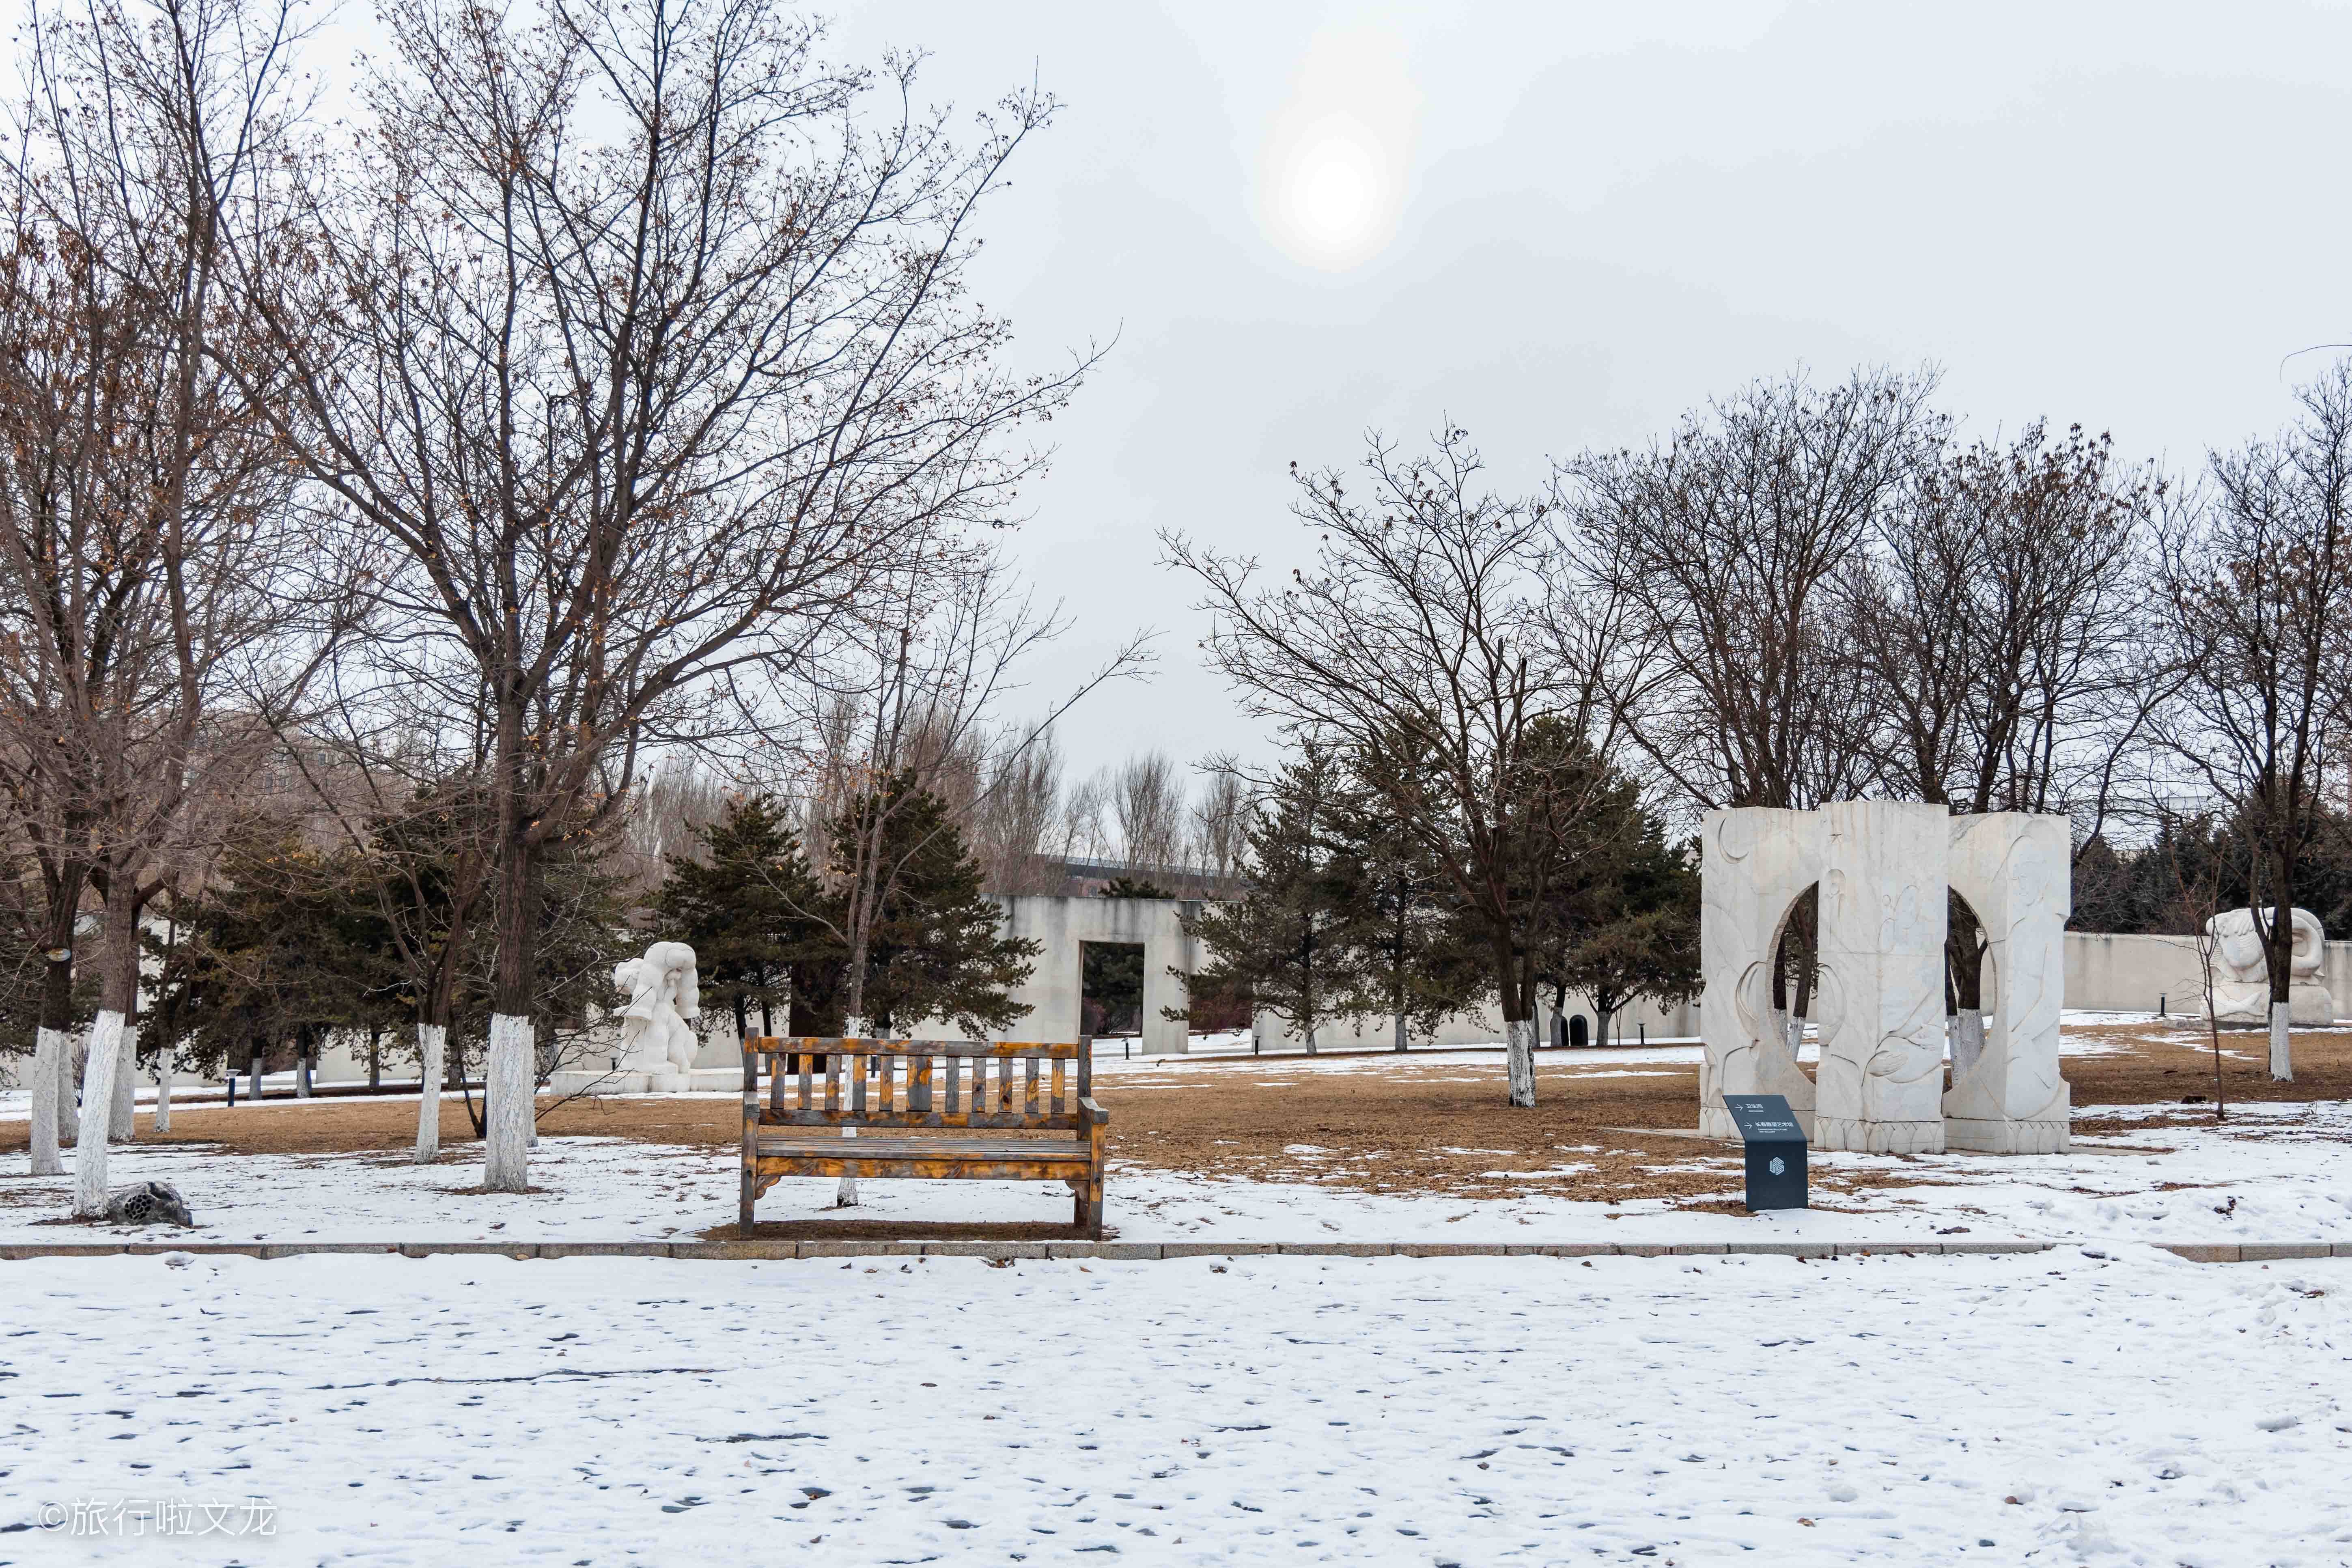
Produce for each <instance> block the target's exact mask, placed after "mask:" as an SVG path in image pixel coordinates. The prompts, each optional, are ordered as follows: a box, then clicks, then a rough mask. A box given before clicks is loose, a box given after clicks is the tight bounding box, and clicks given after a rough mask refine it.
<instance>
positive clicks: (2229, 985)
mask: <svg viewBox="0 0 2352 1568" xmlns="http://www.w3.org/2000/svg"><path fill="white" fill-rule="evenodd" d="M2270 914H2271V911H2270V910H2267V909H2265V910H2263V920H2265V921H2267V920H2269V919H2270ZM2288 919H2289V920H2291V921H2293V922H2294V948H2293V949H2292V950H2291V951H2290V952H2288V954H2287V992H2286V1005H2287V1018H2288V1020H2289V1021H2290V1022H2292V1023H2295V1024H2323V1025H2324V1024H2330V1023H2333V1022H2335V1019H2336V998H2335V994H2334V993H2332V992H2330V991H2329V990H2328V988H2327V982H2326V980H2325V979H2323V978H2322V977H2321V975H2320V973H2319V971H2320V965H2321V964H2322V963H2324V962H2325V961H2326V956H2327V931H2326V928H2325V927H2323V926H2321V924H2320V923H2319V917H2318V916H2317V915H2315V914H2313V913H2312V912H2311V911H2310V910H2290V911H2288ZM2205 931H2206V934H2207V935H2208V936H2209V937H2210V938H2211V939H2212V942H2213V1018H2214V1021H2215V1022H2217V1023H2222V1024H2253V1025H2266V1024H2268V1023H2269V1022H2270V1021H2271V976H2270V968H2269V965H2268V964H2267V963H2265V962H2264V960H2263V933H2262V928H2261V927H2260V926H2258V925H2257V924H2256V923H2255V921H2254V911H2253V910H2223V911H2222V912H2221V913H2220V914H2218V915H2215V916H2214V917H2213V918H2212V919H2211V920H2210V921H2206V922H2205Z"/></svg>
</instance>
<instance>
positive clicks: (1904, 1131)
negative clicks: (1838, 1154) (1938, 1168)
mask: <svg viewBox="0 0 2352 1568" xmlns="http://www.w3.org/2000/svg"><path fill="white" fill-rule="evenodd" d="M1811 1142H1812V1146H1813V1147H1814V1148H1816V1149H1843V1150H1846V1151H1849V1152H1853V1153H1856V1154H1940V1153H1942V1152H1944V1145H1945V1137H1944V1122H1943V1119H1942V1118H1941V1117H1938V1118H1937V1119H1936V1120H1935V1121H1858V1120H1855V1119H1853V1118H1848V1117H1838V1116H1823V1115H1822V1114H1821V1113H1820V1112H1819V1111H1816V1112H1814V1114H1813V1136H1812V1139H1811Z"/></svg>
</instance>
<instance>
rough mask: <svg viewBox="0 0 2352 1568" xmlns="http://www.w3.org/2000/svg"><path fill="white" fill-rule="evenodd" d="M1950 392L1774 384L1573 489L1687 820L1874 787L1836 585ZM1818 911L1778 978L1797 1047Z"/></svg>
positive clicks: (1605, 460) (1850, 641)
mask: <svg viewBox="0 0 2352 1568" xmlns="http://www.w3.org/2000/svg"><path fill="white" fill-rule="evenodd" d="M1934 389H1935V378H1934V376H1933V375H1932V374H1927V373H1924V372H1922V373H1919V374H1909V375H1904V374H1891V373H1888V372H1885V371H1869V372H1865V371H1857V372H1856V373H1854V374H1853V375H1852V376H1850V377H1849V378H1848V379H1847V380H1845V381H1844V382H1843V383H1840V384H1835V385H1832V386H1828V387H1820V386H1816V385H1815V384H1812V383H1811V381H1810V380H1808V379H1807V378H1806V377H1805V376H1804V375H1803V374H1797V375H1794V376H1791V377H1789V378H1787V379H1785V380H1782V381H1778V382H1759V383H1757V384H1753V385H1751V386H1749V387H1748V388H1746V389H1744V390H1743V391H1741V392H1739V393H1738V394H1737V395H1734V396H1732V397H1730V398H1727V399H1725V400H1722V401H1719V402H1716V403H1712V404H1710V405H1708V406H1707V407H1706V409H1705V410H1700V411H1694V412H1693V413H1691V414H1689V415H1687V416H1685V418H1684V419H1683V422H1682V424H1681V426H1679V427H1678V428H1677V429H1676V430H1675V434H1674V436H1673V437H1671V438H1670V439H1669V440H1667V441H1666V442H1665V443H1664V444H1663V445H1659V444H1654V445H1652V446H1651V447H1647V448H1645V449H1642V450H1638V451H1631V450H1629V451H1619V452H1612V453H1600V454H1588V455H1586V456H1584V457H1582V458H1577V459H1576V460H1574V461H1572V462H1570V463H1568V464H1566V465H1564V466H1563V467H1562V468H1561V469H1560V470H1559V473H1558V475H1557V476H1556V478H1555V483H1554V490H1553V494H1554V496H1555V499H1556V500H1558V501H1559V503H1560V504H1561V505H1562V506H1563V507H1564V508H1565V509H1566V510H1569V511H1570V513H1571V514H1572V515H1574V516H1575V517H1576V519H1577V520H1578V523H1579V528H1578V531H1577V538H1576V541H1575V546H1576V548H1577V549H1578V551H1579V552H1580V555H1581V561H1580V567H1581V570H1582V572H1583V573H1584V574H1585V575H1586V576H1587V578H1588V579H1589V580H1590V581H1591V582H1593V583H1595V584H1606V585H1607V587H1608V588H1609V589H1610V590H1612V591H1613V592H1614V593H1616V594H1618V595H1622V599H1623V601H1624V603H1625V604H1626V605H1627V607H1628V615H1627V617H1626V621H1625V626H1624V635H1623V637H1622V642H1621V645H1620V646H1619V647H1618V648H1616V649H1615V650H1614V651H1613V653H1612V665H1613V670H1612V684H1613V686H1614V689H1615V693H1616V696H1615V700H1616V701H1617V703H1618V709H1619V712H1620V715H1621V716H1622V720H1623V721H1624V723H1625V724H1626V726H1627V728H1628V731H1629V733H1630V735H1631V737H1632V739H1633V742H1634V745H1635V747H1636V748H1637V750H1638V751H1639V752H1641V753H1642V755H1643V758H1644V759H1645V760H1646V762H1647V763H1648V765H1649V767H1650V769H1651V770H1652V771H1653V772H1654V773H1655V774H1656V775H1657V776H1658V777H1659V778H1660V779H1662V780H1663V781H1664V782H1665V783H1666V784H1668V785H1669V786H1670V789H1671V793H1672V795H1675V796H1676V797H1679V802H1680V804H1681V805H1683V807H1684V808H1685V809H1686V810H1692V811H1704V810H1710V809H1713V808H1716V807H1718V806H1756V805H1760V806H1777V807H1780V808H1784V809H1801V808H1805V807H1810V806H1813V805H1820V804H1821V803H1822V802H1823V801H1828V800H1837V799H1843V798H1848V797H1851V796H1853V795H1859V794H1861V793H1862V792H1863V790H1864V787H1865V786H1866V785H1867V784H1869V783H1870V782H1871V781H1872V779H1873V778H1874V775H1875V768H1876V755H1877V750H1876V747H1875V746H1874V741H1875V740H1876V738H1877V737H1876V734H1875V730H1876V728H1877V726H1876V724H1875V722H1874V712H1873V710H1872V707H1871V702H1870V696H1869V691H1868V689H1867V686H1866V679H1865V673H1864V672H1865V664H1864V660H1863V659H1862V658H1859V657H1858V653H1857V647H1856V644H1857V641H1858V639H1859V632H1858V628H1857V627H1856V626H1854V624H1853V621H1852V619H1851V617H1849V616H1844V615H1842V614H1840V613H1839V605H1838V603H1837V595H1836V593H1835V588H1836V584H1837V580H1838V577H1839V575H1840V574H1841V573H1843V572H1845V571H1847V570H1848V569H1849V568H1850V566H1851V564H1852V563H1853V562H1854V561H1855V560H1857V559H1859V558H1860V557H1861V556H1862V555H1863V553H1864V551H1865V550H1866V549H1867V547H1868V545H1869V543H1870V542H1871V540H1872V538H1873V536H1874V532H1875V531H1877V530H1878V529H1880V528H1881V527H1882V526H1883V525H1884V522H1885V518H1886V516H1887V514H1888V513H1889V511H1890V510H1893V509H1894V508H1895V507H1897V506H1898V505H1899V504H1901V502H1902V500H1903V499H1904V497H1905V496H1906V492H1907V490H1908V488H1909V487H1910V485H1911V483H1912V482H1913V479H1914V476H1915V475H1916V474H1917V473H1918V472H1919V471H1920V470H1921V469H1922V468H1923V467H1925V466H1926V465H1927V464H1928V463H1930V462H1932V461H1933V459H1934V458H1935V455H1936V453H1937V450H1938V448H1939V447H1940V446H1941V444H1942V442H1943V440H1944V438H1945V434H1946V430H1947V424H1948V422H1947V421H1946V420H1945V419H1944V418H1943V417H1942V416H1938V415H1937V414H1935V413H1933V412H1931V411H1930V410H1929V408H1928V407H1927V398H1928V396H1929V395H1931V394H1932V393H1933V391H1934ZM1811 908H1812V906H1811V902H1810V901H1809V902H1808V903H1807V905H1806V907H1805V909H1804V910H1800V911H1799V914H1798V917H1797V918H1795V919H1792V920H1791V921H1790V922H1789V929H1788V931H1786V933H1785V934H1784V937H1783V948H1782V951H1781V952H1780V954H1779V955H1778V958H1777V961H1776V963H1775V965H1774V969H1773V997H1772V1005H1773V1009H1774V1011H1775V1013H1776V1014H1777V1015H1778V1016H1780V1017H1781V1018H1782V1019H1783V1020H1785V1024H1784V1027H1785V1028H1786V1029H1787V1030H1789V1031H1790V1034H1791V1036H1792V1044H1793V1034H1794V1032H1795V1031H1797V1030H1800V1029H1801V1028H1802V1027H1803V1025H1802V1021H1801V1020H1802V1018H1803V1016H1804V1014H1805V1013H1806V1011H1807V1008H1808V1005H1809V990H1810V982H1811V974H1812V973H1813V968H1814V964H1813V958H1812V945H1813V921H1812V919H1811Z"/></svg>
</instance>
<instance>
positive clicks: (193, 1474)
mask: <svg viewBox="0 0 2352 1568" xmlns="http://www.w3.org/2000/svg"><path fill="white" fill-rule="evenodd" d="M0 1268H5V1271H6V1272H5V1279H6V1280H7V1284H8V1300H9V1301H10V1303H11V1310H10V1313H9V1319H10V1321H9V1325H8V1332H9V1337H7V1338H6V1339H5V1341H0V1373H5V1378H6V1382H5V1388H6V1393H5V1396H0V1399H5V1404H0V1409H5V1414H6V1416H7V1418H8V1420H9V1422H10V1425H11V1427H12V1432H11V1441H10V1443H9V1445H8V1448H7V1455H6V1458H5V1459H0V1527H5V1529H6V1530H8V1531H16V1533H0V1563H60V1562H78V1561H89V1562H109V1563H123V1562H131V1563H147V1562H171V1563H231V1562H236V1563H272V1562H278V1563H329V1564H342V1563H354V1564H356V1563H367V1564H406V1563H415V1564H421V1565H426V1568H446V1565H448V1564H452V1563H466V1564H468V1565H470V1568H499V1565H502V1564H508V1563H542V1562H543V1563H574V1564H589V1565H603V1564H615V1563H646V1564H675V1563H713V1564H717V1563H752V1562H760V1563H812V1564H818V1563H822V1564H835V1563H838V1564H858V1563H927V1562H940V1563H1007V1562H1026V1563H1077V1562H1080V1561H1085V1562H1100V1561H1103V1560H1105V1559H1107V1558H1111V1557H1114V1556H1115V1557H1117V1558H1118V1560H1121V1561H1130V1562H1133V1561H1140V1562H1146V1563H1252V1564H1258V1563H1319V1562H1331V1563H1400V1564H1434V1563H1465V1564H1467V1563H1578V1562H1586V1561H1602V1562H1628V1563H1633V1562H1642V1563H1665V1564H1701V1563H1706V1564H1715V1563H1770V1564H1811V1563H1904V1564H1919V1563H1970V1562H1984V1563H2029V1562H2030V1563H2164V1564H2193V1565H2200V1568H2201V1565H2223V1564H2240V1563H2244V1564H2256V1563H2262V1564H2270V1563H2310V1564H2320V1563H2342V1562H2344V1561H2346V1560H2347V1558H2352V1494H2347V1491H2346V1490H2345V1489H2344V1485H2343V1481H2344V1477H2345V1475H2346V1474H2347V1469H2352V1436H2347V1434H2352V1412H2348V1411H2347V1388H2352V1380H2347V1364H2346V1363H2347V1352H2352V1312H2347V1306H2352V1279H2347V1273H2346V1270H2345V1269H2344V1268H2342V1267H2341V1266H2336V1265H2332V1264H2327V1263H2315V1264H2309V1265H2300V1264H2298V1265H2287V1264H2280V1265H2274V1266H2271V1267H2268V1268H2264V1267H2261V1266H2257V1265H2252V1264H2247V1265H2241V1266H2237V1267H2214V1266H2210V1265H2194V1264H2188V1263H2182V1262H2179V1261H2178V1260H2176V1259H2174V1258H2169V1257H2168V1256H2166V1255H2162V1254H2158V1253H2156V1252H2154V1251H2153V1250H2151V1249H2147V1248H2139V1247H2132V1248H2125V1249H2119V1250H2118V1251H2117V1252H2116V1254H2115V1255H2114V1256H2112V1257H2109V1258H2095V1257H2092V1256H2088V1255H2086V1254H2084V1253H2083V1252H2081V1251H2079V1250H2076V1249H2071V1248H2070V1249H2065V1250H2062V1251H2061V1252H2058V1253H2054V1254H2046V1255H2041V1256H2036V1257H2024V1258H2019V1257H2011V1258H1901V1259H1844V1260H1839V1261H1836V1262H1821V1263H1800V1262H1797V1261H1795V1260H1792V1259H1786V1258H1720V1259H1706V1260H1704V1261H1694V1260H1690V1259H1679V1258H1658V1259H1647V1258H1600V1259H1595V1260H1591V1261H1590V1262H1584V1263H1579V1262H1576V1261H1574V1260H1570V1259H1561V1258H1447V1259H1426V1260H1424V1259H1409V1258H1383V1259H1365V1260H1359V1259H1348V1258H1236V1259H1234V1260H1232V1261H1231V1262H1229V1263H1218V1262H1215V1261H1213V1260H1212V1259H1208V1258H1196V1259H1190V1260H1186V1261H1182V1262H1166V1263H1140V1264H1121V1263H1107V1262H1096V1263H1091V1264H1086V1265H1081V1264H1078V1263H1075V1262H1050V1263H1049V1262H1038V1263H1030V1262H1022V1263H1018V1264H1013V1265H1011V1266H1009V1267H1003V1268H991V1267H989V1266H987V1265H986V1264H984V1263H982V1262H980V1261H978V1260H970V1259H957V1258H934V1259H916V1260H910V1261H907V1262H905V1263H901V1262H899V1261H898V1260H896V1259H890V1260H856V1261H853V1262H850V1263H847V1264H842V1265H835V1264H832V1263H816V1262H801V1263H774V1264H751V1263H688V1262H673V1261H668V1260H654V1259H638V1258H593V1259H571V1260H564V1261H538V1262H527V1263H517V1262H509V1261H507V1260H505V1259H500V1258H426V1259H423V1260H416V1261H411V1260H405V1259H399V1258H292V1259H285V1260H279V1261H274V1262H258V1261H253V1260H248V1259H242V1258H194V1259H193V1260H188V1259H185V1258H183V1259H182V1266H180V1267H173V1266H172V1265H171V1263H170V1262H169V1261H167V1260H166V1259H163V1258H107V1259H70V1260H63V1259H44V1260H38V1261H31V1262H21V1263H12V1264H5V1265H0ZM249 1500H258V1501H249ZM77 1504H79V1505H80V1510H79V1521H80V1523H81V1525H82V1528H83V1529H84V1530H85V1531H88V1530H89V1529H91V1528H92V1527H93V1523H94V1521H106V1523H107V1527H108V1528H109V1529H110V1531H113V1532H118V1533H120V1532H127V1531H131V1530H133V1529H138V1530H141V1531H145V1532H146V1533H145V1534H143V1535H142V1537H141V1538H140V1539H139V1540H136V1541H133V1542H124V1541H121V1540H120V1539H113V1538H111V1537H110V1538H107V1539H100V1538H97V1537H94V1536H90V1535H88V1534H85V1535H83V1536H81V1537H79V1538H77V1537H75V1536H73V1535H71V1534H70V1533H69V1531H71V1529H72V1528H73V1526H74V1525H75V1523H76V1521H77V1511H76V1505H77ZM118 1504H121V1505H127V1506H126V1507H125V1508H124V1509H123V1510H122V1511H121V1512H120V1513H117V1512H113V1511H112V1510H113V1509H114V1507H115V1505H118ZM158 1505H168V1507H169V1509H170V1512H169V1513H168V1514H166V1513H165V1512H164V1510H163V1509H159V1507H158ZM141 1510H145V1512H146V1513H147V1515H148V1518H147V1520H146V1521H142V1520H140V1519H139V1517H138V1515H139V1512H140V1511H141ZM183 1510H184V1511H183ZM166 1517H168V1518H169V1519H170V1520H171V1521H172V1522H173V1524H175V1525H176V1526H178V1527H179V1528H180V1531H181V1533H178V1534H175V1535H174V1536H173V1537H171V1538H169V1539H168V1540H158V1539H156V1538H155V1536H154V1534H153V1531H154V1529H155V1524H154V1522H153V1521H155V1520H157V1519H160V1518H166ZM43 1521H62V1526H63V1528H61V1529H59V1530H58V1531H55V1532H43V1531H40V1530H39V1529H38V1528H37V1527H38V1526H39V1525H40V1524H41V1523H42V1522H43ZM265 1523H266V1524H267V1525H268V1528H269V1530H270V1531H271V1534H270V1536H269V1537H268V1539H263V1538H262V1537H261V1536H260V1535H259V1533H258V1532H259V1530H260V1528H261V1526H262V1525H263V1524H265ZM27 1525H33V1526H35V1527H36V1528H35V1529H34V1530H32V1531H26V1529H25V1527H26V1526H27ZM200 1529H201V1530H202V1531H204V1532H203V1533H197V1531H199V1530H200Z"/></svg>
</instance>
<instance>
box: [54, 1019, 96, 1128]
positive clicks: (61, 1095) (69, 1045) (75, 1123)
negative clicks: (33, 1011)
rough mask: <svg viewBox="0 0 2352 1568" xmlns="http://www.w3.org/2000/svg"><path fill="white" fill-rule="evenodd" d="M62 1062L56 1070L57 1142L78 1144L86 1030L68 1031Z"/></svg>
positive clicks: (86, 1066) (87, 1060) (87, 1041)
mask: <svg viewBox="0 0 2352 1568" xmlns="http://www.w3.org/2000/svg"><path fill="white" fill-rule="evenodd" d="M59 1060H60V1061H61V1062H62V1063H63V1064H64V1066H63V1067H62V1068H61V1069H60V1070H59V1071H58V1142H65V1143H71V1144H73V1145H74V1146H75V1147H76V1148H79V1147H80V1146H81V1092H80V1091H81V1075H82V1073H83V1071H84V1069H86V1068H88V1067H89V1031H88V1030H85V1029H75V1030H71V1031H69V1032H68V1034H67V1036H66V1051H65V1055H64V1056H63V1057H62V1058H59Z"/></svg>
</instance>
